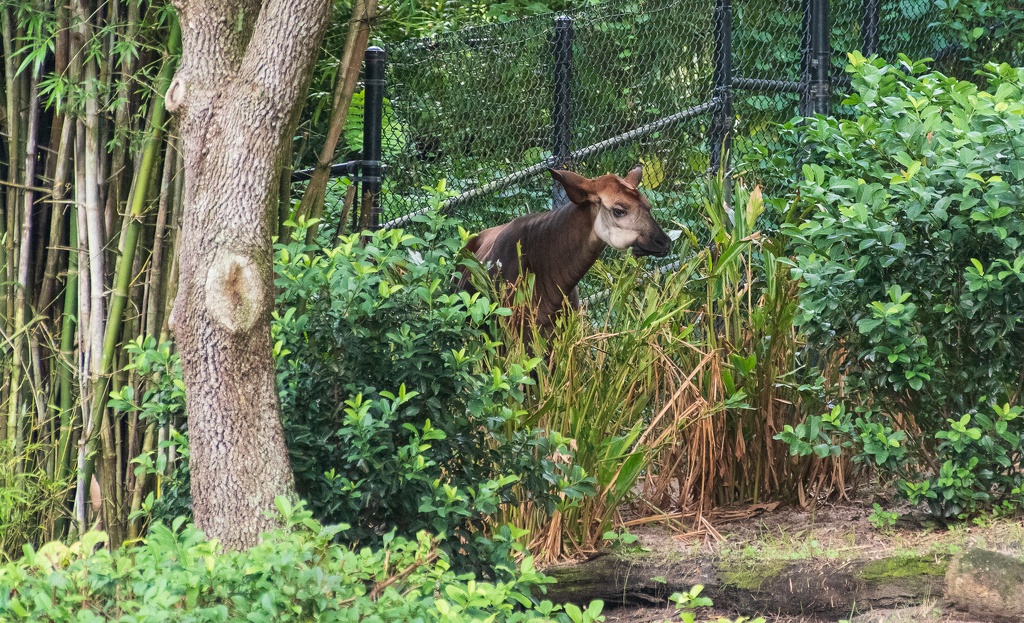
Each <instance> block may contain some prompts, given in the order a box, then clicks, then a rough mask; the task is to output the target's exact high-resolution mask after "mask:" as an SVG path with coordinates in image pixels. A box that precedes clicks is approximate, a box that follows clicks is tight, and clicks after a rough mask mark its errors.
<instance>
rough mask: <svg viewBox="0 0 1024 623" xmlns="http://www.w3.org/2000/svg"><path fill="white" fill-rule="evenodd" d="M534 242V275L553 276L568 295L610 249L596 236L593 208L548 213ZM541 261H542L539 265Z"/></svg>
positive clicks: (566, 207) (566, 208) (568, 207)
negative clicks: (605, 251) (602, 254)
mask: <svg viewBox="0 0 1024 623" xmlns="http://www.w3.org/2000/svg"><path fill="white" fill-rule="evenodd" d="M543 220H544V221H545V222H544V223H543V224H541V223H538V225H542V226H541V227H540V228H539V229H540V230H541V231H539V232H537V233H538V235H537V236H536V237H535V238H534V241H535V243H536V247H537V248H536V249H532V250H531V251H533V253H531V256H532V257H533V258H535V259H534V262H533V263H534V267H533V269H534V272H536V273H537V274H538V275H550V276H551V277H553V278H554V279H555V280H556V281H557V285H558V287H559V289H561V290H562V292H563V293H564V294H568V293H569V292H570V291H571V290H572V289H573V288H575V287H576V285H577V284H579V282H580V280H582V279H583V277H584V276H585V275H586V274H587V271H588V270H590V267H591V266H593V265H594V262H596V261H597V258H599V257H601V253H602V252H604V250H605V247H607V246H608V245H606V244H605V243H604V241H603V240H601V239H600V238H598V237H597V236H595V235H594V214H593V210H592V209H591V207H590V206H583V207H581V206H578V205H576V204H574V203H569V204H567V205H564V206H562V207H560V208H557V209H555V210H552V211H551V212H549V213H548V215H547V218H545V219H543ZM538 259H540V260H541V261H539V262H538V261H536V260H538Z"/></svg>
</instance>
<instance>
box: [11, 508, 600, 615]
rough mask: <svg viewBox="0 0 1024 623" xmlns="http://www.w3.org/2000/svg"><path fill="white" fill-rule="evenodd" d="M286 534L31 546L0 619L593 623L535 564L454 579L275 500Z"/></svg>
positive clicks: (184, 528)
mask: <svg viewBox="0 0 1024 623" xmlns="http://www.w3.org/2000/svg"><path fill="white" fill-rule="evenodd" d="M277 505H278V509H279V511H280V515H281V519H282V523H283V525H284V526H285V527H283V528H282V529H279V530H277V531H274V532H272V533H270V534H268V535H266V536H265V538H264V540H263V541H262V542H261V543H260V544H259V545H257V546H255V547H253V548H251V549H249V550H248V551H245V552H224V551H223V550H222V549H221V548H220V547H219V546H218V544H217V543H216V542H215V541H208V540H206V537H205V536H204V535H203V533H202V532H200V531H199V530H197V529H196V528H195V527H193V526H191V525H184V520H183V519H178V520H175V521H174V523H173V524H172V525H171V526H170V527H168V526H167V525H164V524H162V523H158V524H156V525H154V526H153V528H152V529H151V530H150V532H149V535H148V537H147V538H146V539H145V540H144V541H143V542H142V543H141V544H140V545H139V546H138V547H133V548H122V549H117V550H114V551H110V550H108V549H105V548H101V549H99V550H98V551H94V550H95V549H96V546H97V545H99V544H101V543H103V542H104V541H105V540H106V536H105V535H104V534H103V533H102V532H90V533H87V534H86V535H84V536H83V538H82V540H81V541H79V542H77V543H75V544H73V545H71V546H70V547H69V546H65V545H63V544H62V543H59V542H51V543H48V544H46V545H44V546H43V547H41V548H40V549H39V550H38V551H34V550H33V549H31V548H26V552H25V556H24V558H22V559H21V560H19V561H16V562H13V563H10V564H7V565H5V566H3V567H0V619H2V620H4V621H12V622H13V621H30V620H47V621H53V622H55V623H60V622H63V621H78V622H93V621H95V622H99V621H125V622H127V621H132V622H138V623H141V622H147V621H153V622H156V621H160V622H161V623H163V622H165V621H194V622H206V621H210V622H213V621H218V622H220V621H244V620H248V621H253V622H260V621H314V620H315V621H360V620H372V621H382V622H385V621H396V622H398V621H402V622H404V621H467V622H471V621H495V622H508V623H512V622H518V621H559V622H560V623H589V622H590V621H593V620H595V617H597V616H598V615H599V614H600V611H601V606H602V604H601V602H593V603H592V604H591V607H590V608H589V609H588V610H584V611H580V610H579V609H578V608H572V609H571V610H570V608H569V607H566V610H565V611H564V612H563V611H562V609H561V608H560V607H558V606H554V605H552V604H551V603H550V602H548V601H542V602H539V603H536V604H535V603H534V601H533V599H532V593H533V591H534V589H535V588H536V587H538V586H540V585H543V584H544V583H546V582H547V581H548V580H547V579H546V578H545V577H544V576H542V575H541V574H539V573H538V572H537V571H536V570H535V569H534V568H533V564H532V560H531V559H530V558H529V557H527V558H524V559H523V561H522V563H521V564H520V565H518V566H509V567H507V569H506V571H507V575H508V577H509V579H508V580H507V581H503V582H497V583H493V584H489V583H484V582H477V581H475V580H474V579H473V578H472V576H466V575H456V573H455V572H454V571H452V567H451V564H450V562H449V560H448V558H447V556H446V554H445V553H444V552H443V551H442V550H440V549H438V548H437V546H436V543H435V542H433V541H432V540H431V539H430V538H429V537H427V536H425V535H423V534H421V535H419V536H418V537H417V538H416V539H414V540H407V539H404V538H402V537H396V536H395V535H394V533H389V534H386V535H384V536H383V538H382V545H383V547H382V548H380V549H376V550H373V549H369V548H363V549H354V548H352V549H350V548H348V547H345V546H341V545H338V544H336V543H335V537H336V536H337V535H339V534H342V535H343V534H345V532H347V530H348V528H347V527H346V526H322V525H320V524H319V523H317V522H316V521H315V520H313V519H312V515H311V513H310V512H309V511H308V510H306V509H304V508H302V507H298V508H293V507H292V506H291V505H290V504H288V502H287V501H286V500H284V499H283V498H279V499H278V500H277Z"/></svg>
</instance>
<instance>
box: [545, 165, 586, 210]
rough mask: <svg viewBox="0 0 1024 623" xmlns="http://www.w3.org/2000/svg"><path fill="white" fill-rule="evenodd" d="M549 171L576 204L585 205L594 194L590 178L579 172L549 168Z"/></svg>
mask: <svg viewBox="0 0 1024 623" xmlns="http://www.w3.org/2000/svg"><path fill="white" fill-rule="evenodd" d="M548 171H550V172H551V177H553V178H555V181H557V182H558V183H559V184H561V185H562V188H564V189H565V195H566V196H567V197H569V201H571V202H573V203H575V204H576V205H583V204H584V203H586V202H587V201H588V200H589V199H590V198H591V197H592V196H593V194H594V193H593V189H592V188H591V186H592V185H591V183H590V180H588V179H587V178H585V177H583V176H582V175H580V174H579V173H573V172H572V171H561V170H555V169H548Z"/></svg>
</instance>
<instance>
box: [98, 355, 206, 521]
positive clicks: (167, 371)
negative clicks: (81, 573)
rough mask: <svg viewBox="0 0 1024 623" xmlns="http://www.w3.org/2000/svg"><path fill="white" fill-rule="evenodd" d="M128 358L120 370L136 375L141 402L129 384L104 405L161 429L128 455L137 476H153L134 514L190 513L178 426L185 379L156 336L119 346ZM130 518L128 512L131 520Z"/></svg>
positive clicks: (186, 451) (163, 516)
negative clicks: (151, 442) (156, 439)
mask: <svg viewBox="0 0 1024 623" xmlns="http://www.w3.org/2000/svg"><path fill="white" fill-rule="evenodd" d="M125 351H126V352H127V353H128V356H129V357H130V363H129V364H128V365H127V366H125V368H124V369H125V371H126V372H131V373H133V374H136V375H138V376H139V377H140V378H141V379H142V380H143V381H144V387H145V390H144V391H143V393H142V400H141V402H137V401H136V397H135V388H134V386H132V385H125V386H124V387H123V388H121V389H120V390H117V391H113V392H111V393H110V400H109V402H108V403H107V404H108V406H109V407H110V408H112V409H114V410H115V411H119V412H121V413H137V414H138V418H139V420H141V421H142V422H145V423H146V425H147V427H156V428H159V429H162V430H164V431H165V433H166V439H163V440H162V441H161V442H160V443H159V444H158V445H157V447H156V449H155V451H150V452H146V451H145V449H144V450H143V453H142V454H141V455H140V456H138V457H136V458H134V459H132V462H133V463H135V464H137V467H136V468H135V473H136V476H137V477H144V476H143V474H145V475H151V476H154V477H155V478H157V488H156V492H155V493H150V494H149V495H148V496H147V498H146V500H145V502H144V503H143V504H141V505H140V506H139V508H132V511H133V512H134V513H136V514H137V515H140V514H144V515H148V516H150V517H153V518H155V519H165V520H168V521H170V520H171V519H173V518H175V517H188V516H191V514H192V495H191V491H190V486H191V479H190V477H189V464H188V456H189V448H188V437H186V436H185V435H184V434H183V433H182V432H181V430H180V429H182V428H184V426H185V383H184V381H182V379H181V360H180V358H179V356H178V353H177V352H175V351H174V344H173V343H171V342H164V343H162V344H159V345H158V344H157V342H156V339H155V338H153V337H147V338H145V339H142V338H138V339H135V340H132V341H130V342H128V344H126V345H125ZM135 519H136V518H135V517H133V518H132V520H133V521H134V520H135Z"/></svg>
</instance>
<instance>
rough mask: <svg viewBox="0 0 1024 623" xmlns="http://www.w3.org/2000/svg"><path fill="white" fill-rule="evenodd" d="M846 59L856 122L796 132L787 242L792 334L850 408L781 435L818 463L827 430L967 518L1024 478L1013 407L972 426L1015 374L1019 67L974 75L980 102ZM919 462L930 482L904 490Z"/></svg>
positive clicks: (962, 89) (812, 125) (925, 77)
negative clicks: (808, 344)
mask: <svg viewBox="0 0 1024 623" xmlns="http://www.w3.org/2000/svg"><path fill="white" fill-rule="evenodd" d="M850 59H851V63H852V66H851V69H850V71H851V72H852V73H853V87H854V90H855V93H854V94H853V95H852V96H851V97H850V98H849V99H848V100H847V102H846V103H847V104H848V105H850V106H852V107H853V109H854V110H855V111H856V115H857V116H856V118H855V119H843V120H840V119H825V118H818V119H816V120H812V121H810V122H808V124H807V125H806V126H805V127H804V128H803V129H802V132H803V135H802V140H803V142H804V143H805V145H806V146H807V149H808V150H809V153H810V162H811V164H807V165H805V166H804V168H803V172H804V180H803V182H802V183H801V184H800V186H799V197H800V201H801V202H802V204H803V205H804V207H805V208H806V209H808V210H810V211H811V215H810V217H809V218H808V219H807V220H806V222H804V223H802V224H800V225H799V226H798V227H791V228H789V233H790V235H791V236H792V237H793V240H794V242H795V245H794V248H795V260H794V264H795V268H794V271H793V272H794V275H796V276H798V277H800V278H801V279H802V284H801V296H800V314H799V316H798V322H800V323H801V324H802V328H803V330H804V331H806V332H807V334H808V335H809V337H810V340H811V341H812V342H813V343H816V344H818V345H820V347H822V348H823V349H824V350H825V351H827V352H828V353H830V354H831V355H832V356H834V357H837V358H839V357H842V358H843V361H844V364H843V366H842V369H841V370H840V372H841V373H842V374H845V375H846V379H845V381H844V390H843V391H844V396H842V397H841V399H842V400H848V401H852V402H855V403H858V404H860V405H861V406H860V407H858V409H857V410H855V411H856V413H855V414H847V413H845V410H842V413H840V411H833V412H832V413H831V414H830V418H831V420H832V421H831V422H829V421H828V418H826V419H822V418H816V419H815V418H812V419H811V420H810V421H809V422H808V423H807V424H808V426H806V427H804V428H803V429H800V430H797V429H790V430H787V431H786V432H785V433H784V434H783V435H780V438H786V440H787V441H789V442H790V443H791V445H792V447H793V449H794V451H795V452H798V453H807V452H810V451H819V452H820V451H823V449H822V448H820V446H821V445H822V443H825V445H828V443H827V442H826V441H825V440H827V439H829V437H830V435H831V433H832V432H836V431H838V433H839V434H840V435H841V436H844V437H845V438H846V439H847V440H848V441H851V442H852V443H853V445H854V446H856V448H857V451H858V452H859V453H860V455H861V456H862V457H866V456H870V457H872V458H873V459H874V460H873V462H874V463H875V464H876V465H879V466H882V467H884V468H885V469H886V470H887V471H891V472H894V473H897V474H899V475H901V476H903V477H906V478H908V479H909V480H910V482H908V483H906V484H905V485H904V488H905V490H906V491H907V493H908V495H910V497H911V499H915V500H916V499H927V500H929V501H930V503H931V504H932V510H933V512H935V513H937V514H939V515H941V516H956V515H959V514H961V513H964V512H972V511H974V510H976V509H977V508H979V506H985V505H987V504H989V503H990V502H991V501H992V500H993V499H1001V498H1003V497H1005V496H1006V495H1008V494H1010V492H1011V490H1012V489H1013V488H1014V487H1016V486H1018V485H1019V484H1020V480H1021V478H1020V476H1019V475H1017V474H1016V468H1015V467H1013V460H1014V459H1013V457H1015V456H1017V453H1018V452H1019V444H1020V440H1019V437H1020V434H1021V433H1024V426H1022V424H1021V421H1020V419H1018V418H1016V417H1015V416H1014V417H1010V416H1009V415H1010V414H1012V413H1016V411H1015V409H1014V408H1013V407H1006V408H1005V409H1004V408H1000V409H998V410H997V415H996V417H995V418H993V417H991V416H990V415H987V414H988V413H992V409H993V408H994V405H996V404H1003V403H1005V402H1011V403H1012V401H1013V398H1014V397H1015V396H1016V395H1017V392H1018V390H1019V386H1020V379H1021V374H1022V370H1024V350H1022V347H1024V328H1022V326H1021V309H1024V257H1022V256H1021V243H1022V242H1024V184H1022V182H1024V104H1022V103H1021V89H1022V87H1024V69H1014V68H1011V67H1010V66H1008V65H999V66H996V65H988V66H987V67H986V69H985V71H984V73H983V74H982V76H983V78H984V79H985V80H987V83H988V86H987V88H986V89H984V90H982V89H979V88H978V87H977V86H975V85H974V84H972V83H971V82H966V81H958V80H956V79H954V78H950V77H947V76H944V75H942V74H940V73H928V72H927V68H926V67H925V66H924V65H923V64H922V63H913V62H911V61H909V60H908V59H906V58H905V57H901V65H900V66H899V67H896V66H890V65H886V64H885V62H884V61H883V60H881V59H870V60H868V59H864V58H863V57H861V56H860V55H857V54H854V55H851V57H850ZM1006 409H1009V411H1007V410H1006ZM999 414H1003V415H999ZM854 415H855V416H856V417H854ZM972 421H974V422H975V423H981V427H980V428H978V427H972V428H968V427H967V425H968V424H970V423H971V422H972ZM960 429H963V430H960ZM901 431H906V432H907V433H911V436H910V438H909V439H904V435H905V433H902V432H901ZM917 431H920V434H914V433H916V432H917ZM965 431H966V432H965ZM787 434H788V437H787ZM798 442H799V443H798ZM801 443H802V444H804V445H800V444H801ZM815 447H818V448H819V449H818V450H812V449H813V448H815ZM829 451H831V450H829ZM929 458H930V460H936V461H938V463H937V464H938V465H939V466H940V467H939V471H938V473H937V474H934V475H933V476H931V477H930V478H929V479H928V480H926V481H923V482H917V484H915V482H916V481H918V480H920V476H919V475H918V474H916V473H915V467H914V466H915V464H917V463H927V462H928V460H929ZM1008 462H1009V463H1008ZM999 474H1002V475H1003V476H1005V478H1003V477H1000V476H998V475H999Z"/></svg>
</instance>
